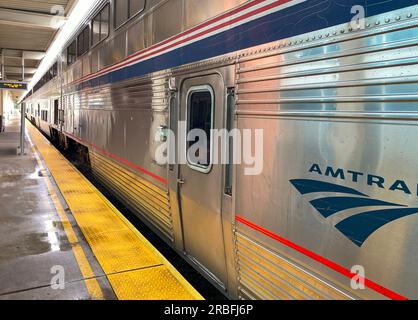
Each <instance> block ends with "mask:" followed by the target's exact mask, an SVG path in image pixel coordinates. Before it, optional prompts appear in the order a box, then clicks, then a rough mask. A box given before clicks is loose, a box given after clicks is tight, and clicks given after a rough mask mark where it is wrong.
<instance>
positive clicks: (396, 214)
mask: <svg viewBox="0 0 418 320" xmlns="http://www.w3.org/2000/svg"><path fill="white" fill-rule="evenodd" d="M416 213H418V208H407V209H386V210H377V211H369V212H364V213H360V214H357V215H355V216H352V217H350V218H347V219H345V220H343V221H341V222H340V223H338V224H337V225H336V226H335V227H336V228H337V229H338V230H339V231H340V232H342V233H343V234H344V235H345V236H346V237H347V238H348V239H350V240H351V241H352V242H353V243H354V244H355V245H357V246H359V247H361V246H362V245H363V243H364V242H365V241H366V240H367V238H369V237H370V236H371V235H372V234H373V233H374V232H376V231H377V230H378V229H380V228H381V227H383V226H385V225H387V224H388V223H391V222H393V221H395V220H398V219H401V218H404V217H407V216H410V215H413V214H416Z"/></svg>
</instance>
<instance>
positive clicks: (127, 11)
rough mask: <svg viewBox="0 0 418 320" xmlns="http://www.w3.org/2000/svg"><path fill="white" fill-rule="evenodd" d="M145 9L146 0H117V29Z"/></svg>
mask: <svg viewBox="0 0 418 320" xmlns="http://www.w3.org/2000/svg"><path fill="white" fill-rule="evenodd" d="M144 9H145V0H115V7H114V12H115V16H114V19H115V29H117V28H119V27H121V26H122V25H124V24H125V23H126V22H127V21H128V20H130V19H131V18H133V17H134V16H136V15H137V14H138V13H140V12H142V11H143V10H144Z"/></svg>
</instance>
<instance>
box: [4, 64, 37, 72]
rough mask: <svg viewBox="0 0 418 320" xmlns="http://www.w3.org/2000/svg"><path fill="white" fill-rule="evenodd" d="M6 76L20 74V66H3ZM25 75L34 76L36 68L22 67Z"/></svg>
mask: <svg viewBox="0 0 418 320" xmlns="http://www.w3.org/2000/svg"><path fill="white" fill-rule="evenodd" d="M4 68H5V72H6V74H22V69H23V67H22V66H7V65H6V66H4ZM24 69H25V74H34V73H35V72H36V70H37V68H28V67H24Z"/></svg>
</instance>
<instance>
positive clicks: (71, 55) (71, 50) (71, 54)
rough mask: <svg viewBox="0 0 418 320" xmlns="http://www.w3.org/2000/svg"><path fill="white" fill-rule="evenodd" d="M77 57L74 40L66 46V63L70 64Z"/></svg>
mask: <svg viewBox="0 0 418 320" xmlns="http://www.w3.org/2000/svg"><path fill="white" fill-rule="evenodd" d="M76 59H77V42H76V40H74V41H73V42H72V43H71V44H70V45H69V46H68V48H67V65H72V64H73V63H74V62H75V61H76Z"/></svg>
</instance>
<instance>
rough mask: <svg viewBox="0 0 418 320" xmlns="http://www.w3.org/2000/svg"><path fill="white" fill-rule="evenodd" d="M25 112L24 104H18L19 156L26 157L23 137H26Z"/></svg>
mask: <svg viewBox="0 0 418 320" xmlns="http://www.w3.org/2000/svg"><path fill="white" fill-rule="evenodd" d="M25 112H26V104H25V102H22V103H21V104H20V152H19V155H20V156H24V155H26V152H25V135H26V133H25V131H26V127H25Z"/></svg>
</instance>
